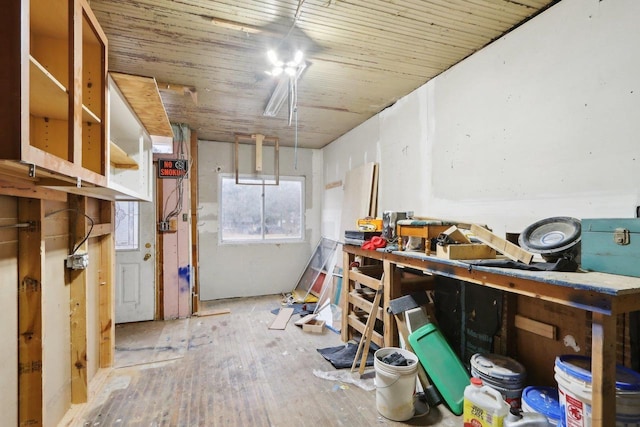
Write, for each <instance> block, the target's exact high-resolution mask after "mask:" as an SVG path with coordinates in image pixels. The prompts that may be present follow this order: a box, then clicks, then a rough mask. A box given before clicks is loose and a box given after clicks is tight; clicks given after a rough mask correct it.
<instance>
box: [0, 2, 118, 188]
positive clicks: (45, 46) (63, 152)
mask: <svg viewBox="0 0 640 427" xmlns="http://www.w3.org/2000/svg"><path fill="white" fill-rule="evenodd" d="M5 3H6V4H4V7H3V13H2V14H0V28H1V29H0V36H1V37H2V39H3V41H4V43H3V44H4V46H3V49H2V50H1V51H0V58H1V59H2V63H3V67H2V71H0V91H2V94H3V96H2V98H0V134H2V135H3V137H4V141H3V142H2V144H0V173H4V174H10V175H14V176H18V177H22V178H25V179H29V180H32V181H35V182H36V183H39V184H42V185H48V184H52V185H69V186H74V187H83V186H90V187H91V186H95V185H98V186H105V185H106V184H107V176H106V175H107V167H108V165H107V157H108V151H107V150H108V148H107V143H106V141H107V138H106V134H107V104H106V101H107V97H106V94H107V92H106V78H107V75H106V70H107V63H106V62H107V59H106V52H107V39H106V37H105V35H104V33H103V31H102V29H101V28H100V25H99V24H98V22H97V20H96V18H95V16H94V15H93V13H92V12H91V9H90V8H89V5H88V3H87V2H86V1H85V0H9V1H7V2H5Z"/></svg>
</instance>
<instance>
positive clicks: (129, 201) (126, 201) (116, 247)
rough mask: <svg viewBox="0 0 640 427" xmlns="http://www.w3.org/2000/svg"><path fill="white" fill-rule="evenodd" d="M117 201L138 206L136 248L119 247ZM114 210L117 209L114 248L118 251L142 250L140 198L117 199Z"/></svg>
mask: <svg viewBox="0 0 640 427" xmlns="http://www.w3.org/2000/svg"><path fill="white" fill-rule="evenodd" d="M116 203H126V204H128V205H134V204H135V206H136V208H135V211H136V212H135V218H136V219H135V220H136V221H137V224H136V237H135V239H136V247H135V248H131V247H129V248H119V247H118V241H117V237H116V228H117V226H118V223H117V214H118V208H117V205H116ZM114 210H115V214H114V224H113V227H114V229H113V247H114V250H115V251H116V252H136V251H139V250H140V201H138V200H116V201H115V203H114Z"/></svg>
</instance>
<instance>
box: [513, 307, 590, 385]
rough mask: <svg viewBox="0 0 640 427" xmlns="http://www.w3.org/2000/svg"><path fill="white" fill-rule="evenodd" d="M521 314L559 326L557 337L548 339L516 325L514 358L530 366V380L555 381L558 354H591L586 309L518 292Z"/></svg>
mask: <svg viewBox="0 0 640 427" xmlns="http://www.w3.org/2000/svg"><path fill="white" fill-rule="evenodd" d="M517 308H518V310H517V311H518V314H519V315H521V316H524V317H527V318H529V319H532V320H538V321H540V322H544V323H546V324H548V325H552V326H555V327H556V328H557V339H555V340H553V339H549V338H546V337H543V336H541V335H538V334H534V333H532V332H529V331H526V330H522V329H517V330H516V336H517V338H516V340H517V354H516V353H512V354H513V355H514V358H516V359H517V360H518V361H519V362H521V363H522V364H523V365H524V366H525V367H526V369H527V381H528V382H530V383H531V384H537V385H547V386H554V385H556V382H555V379H554V378H553V374H554V372H553V368H554V364H555V358H556V356H558V355H561V354H581V355H587V354H588V347H589V344H590V340H589V339H588V337H587V331H586V329H587V328H585V325H586V324H587V319H586V317H587V313H586V312H585V311H584V310H580V309H577V308H572V307H566V306H562V305H559V304H553V303H549V302H545V301H541V300H539V299H535V298H530V297H525V296H518V302H517Z"/></svg>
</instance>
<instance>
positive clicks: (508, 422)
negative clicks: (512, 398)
mask: <svg viewBox="0 0 640 427" xmlns="http://www.w3.org/2000/svg"><path fill="white" fill-rule="evenodd" d="M503 427H551V424H550V423H549V420H547V417H546V416H544V415H543V414H538V413H537V412H520V410H518V409H516V408H512V409H511V412H510V413H509V414H508V415H507V417H506V418H505V419H504V423H503Z"/></svg>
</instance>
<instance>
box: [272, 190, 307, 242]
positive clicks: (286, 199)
mask: <svg viewBox="0 0 640 427" xmlns="http://www.w3.org/2000/svg"><path fill="white" fill-rule="evenodd" d="M301 198H302V182H300V181H285V180H282V181H280V185H277V186H267V187H265V189H264V205H265V206H264V212H265V217H264V223H265V239H290V238H301V237H302V229H301V217H302V213H301V209H300V208H301Z"/></svg>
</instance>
